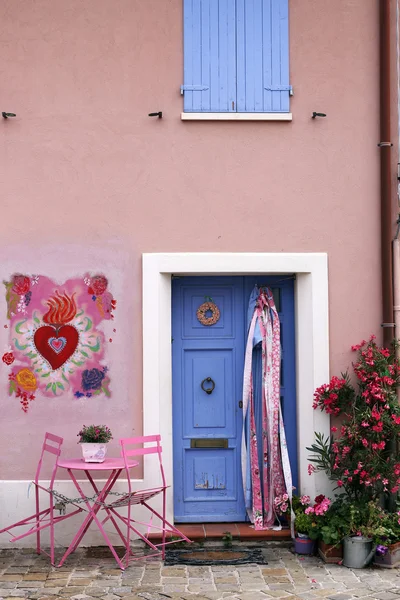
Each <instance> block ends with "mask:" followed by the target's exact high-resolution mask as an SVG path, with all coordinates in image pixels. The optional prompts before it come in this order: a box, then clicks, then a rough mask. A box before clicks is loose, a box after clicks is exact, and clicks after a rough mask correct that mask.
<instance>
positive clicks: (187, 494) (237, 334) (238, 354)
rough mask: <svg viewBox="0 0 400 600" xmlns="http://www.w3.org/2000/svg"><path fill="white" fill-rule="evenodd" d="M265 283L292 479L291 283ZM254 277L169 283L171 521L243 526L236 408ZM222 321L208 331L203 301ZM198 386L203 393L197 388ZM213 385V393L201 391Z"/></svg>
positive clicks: (267, 280) (294, 464)
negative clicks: (277, 326) (270, 296)
mask: <svg viewBox="0 0 400 600" xmlns="http://www.w3.org/2000/svg"><path fill="white" fill-rule="evenodd" d="M282 279H283V278H278V277H275V278H271V277H269V278H263V281H262V282H261V281H260V278H258V281H259V283H260V284H261V283H262V284H266V285H269V286H270V287H272V288H273V293H274V297H275V298H276V303H277V307H278V311H279V313H280V319H281V323H282V357H283V365H284V366H283V368H282V381H281V384H282V385H281V402H282V407H283V411H284V418H285V417H286V418H287V420H288V421H289V423H287V424H286V423H285V426H286V431H287V433H288V447H289V455H290V459H291V464H292V471H293V479H294V484H293V485H296V481H297V457H296V401H295V375H294V367H295V360H294V309H293V307H294V302H293V280H289V279H283V281H282ZM255 283H256V279H255V278H254V277H174V278H173V282H172V364H173V452H174V518H175V521H176V522H183V523H189V522H228V521H244V520H246V511H245V507H244V497H243V490H242V476H241V468H240V449H241V435H242V410H241V407H240V404H239V403H240V401H241V395H242V381H243V365H244V350H245V343H246V327H247V324H246V318H247V304H248V299H249V296H250V292H251V290H252V288H253V286H254V284H255ZM209 298H212V301H213V302H214V303H215V304H216V305H217V306H218V308H219V311H220V318H219V320H218V321H217V323H215V324H214V325H211V326H206V325H203V324H202V323H200V321H199V320H198V318H197V315H196V311H197V308H198V307H199V306H200V305H201V304H203V302H205V301H206V300H207V299H209ZM202 382H204V383H203V388H204V389H203V388H202ZM213 385H214V386H215V387H214V389H213V390H212V392H211V393H207V390H210V388H211V387H213Z"/></svg>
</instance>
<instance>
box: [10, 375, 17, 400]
mask: <svg viewBox="0 0 400 600" xmlns="http://www.w3.org/2000/svg"><path fill="white" fill-rule="evenodd" d="M16 391H17V384H16V383H15V381H13V380H12V379H11V380H10V386H9V388H8V393H9V395H10V396H11V394H12V393H13V392H16Z"/></svg>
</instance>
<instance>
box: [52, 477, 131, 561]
mask: <svg viewBox="0 0 400 600" xmlns="http://www.w3.org/2000/svg"><path fill="white" fill-rule="evenodd" d="M67 471H68V474H69V476H70V477H71V479H72V481H73V482H74V485H75V487H76V489H77V490H78V492H79V493H80V495H81V498H82V499H85V498H86V496H85V494H84V492H83V490H82V488H81V487H80V485H79V483H78V481H77V480H76V478H75V476H74V474H73V473H72V471H71V469H67ZM121 471H122V469H114V470H113V471H112V473H111V475H110V476H109V478H108V479H107V482H106V484H105V486H104V488H103V490H102V491H101V493H100V495H99V497H98V501H100V502H103V499H104V498H105V497H106V496H107V494H108V492H109V491H110V490H111V488H112V486H113V485H114V483H115V481H116V480H117V479H118V476H119V474H120V473H121ZM85 472H86V471H85ZM85 504H86V506H87V509H88V512H89V514H88V516H87V517H86V519H85V520H84V522H83V523H82V525H81V527H80V528H79V530H78V532H77V534H76V535H75V537H74V539H73V540H72V542H71V544H70V546H69V547H68V549H67V551H66V552H65V554H64V556H63V557H62V559H61V561H60V563H59V565H58V566H59V567H61V566H62V565H63V563H64V562H65V560H66V558H67V557H68V556H69V555H70V554H71V553H72V552H73V551H74V550H75V549H76V548H77V546H78V544H79V543H80V541H81V540H82V538H83V536H84V535H85V533H86V531H87V530H88V528H89V526H90V524H91V523H92V521H95V523H96V525H97V527H98V528H99V530H100V532H101V534H102V536H103V538H104V540H105V541H106V543H107V546H108V547H109V548H110V550H111V552H112V554H113V556H114V558H115V560H116V561H117V564H118V566H119V567H120V568H121V569H124V566H123V564H122V562H121V560H120V559H119V556H118V554H117V553H116V552H115V550H114V547H113V545H112V544H111V542H110V540H109V539H108V536H107V533H106V532H105V530H104V528H103V526H102V524H101V523H100V521H99V519H98V518H97V516H96V515H97V512H98V511H99V510H100V504H94V506H91V505H90V503H89V501H87V500H86V501H85Z"/></svg>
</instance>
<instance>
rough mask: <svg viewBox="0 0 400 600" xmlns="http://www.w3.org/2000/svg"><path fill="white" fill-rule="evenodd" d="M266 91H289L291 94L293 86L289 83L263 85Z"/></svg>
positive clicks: (290, 94)
mask: <svg viewBox="0 0 400 600" xmlns="http://www.w3.org/2000/svg"><path fill="white" fill-rule="evenodd" d="M264 90H267V92H289V96H293V88H292V86H291V85H268V86H264Z"/></svg>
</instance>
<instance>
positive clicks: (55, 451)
mask: <svg viewBox="0 0 400 600" xmlns="http://www.w3.org/2000/svg"><path fill="white" fill-rule="evenodd" d="M62 443H63V438H61V437H58V436H57V435H53V434H52V433H46V434H45V436H44V442H43V446H42V452H41V454H40V459H39V463H38V466H37V469H36V475H35V479H34V481H32V483H33V484H34V486H35V503H36V512H35V513H34V514H33V515H31V516H30V517H26V518H25V519H22V521H18V522H17V523H13V524H12V525H8V527H4V529H1V530H0V533H5V532H7V533H9V534H10V535H11V539H10V542H16V541H17V540H21V539H22V538H24V537H26V536H28V535H32V534H33V533H36V550H37V553H38V554H46V555H47V556H49V557H50V560H51V564H52V565H53V566H55V565H54V526H55V525H56V524H57V523H59V522H60V521H64V520H65V519H69V518H70V517H72V516H73V515H76V514H77V513H79V512H82V510H83V509H82V508H80V507H78V506H77V509H76V510H74V511H73V512H72V513H69V514H68V515H60V516H54V509H55V503H54V495H53V492H54V480H55V477H56V473H57V467H58V457H59V456H60V453H61V445H62ZM45 458H49V459H50V460H51V461H52V462H54V464H53V470H52V474H51V479H50V485H49V487H48V488H44V487H43V486H42V485H40V484H39V478H40V471H41V468H42V464H43V460H44V459H45ZM39 490H42V491H44V492H47V493H48V494H49V495H50V498H49V500H50V506H49V508H46V509H44V510H40V503H39ZM74 506H76V505H74ZM23 526H27V527H29V529H28V531H25V533H22V534H20V535H15V534H14V533H11V530H12V529H14V528H16V527H23ZM47 528H50V554H49V553H48V552H46V551H45V550H43V548H41V546H40V533H41V531H43V529H47Z"/></svg>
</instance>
